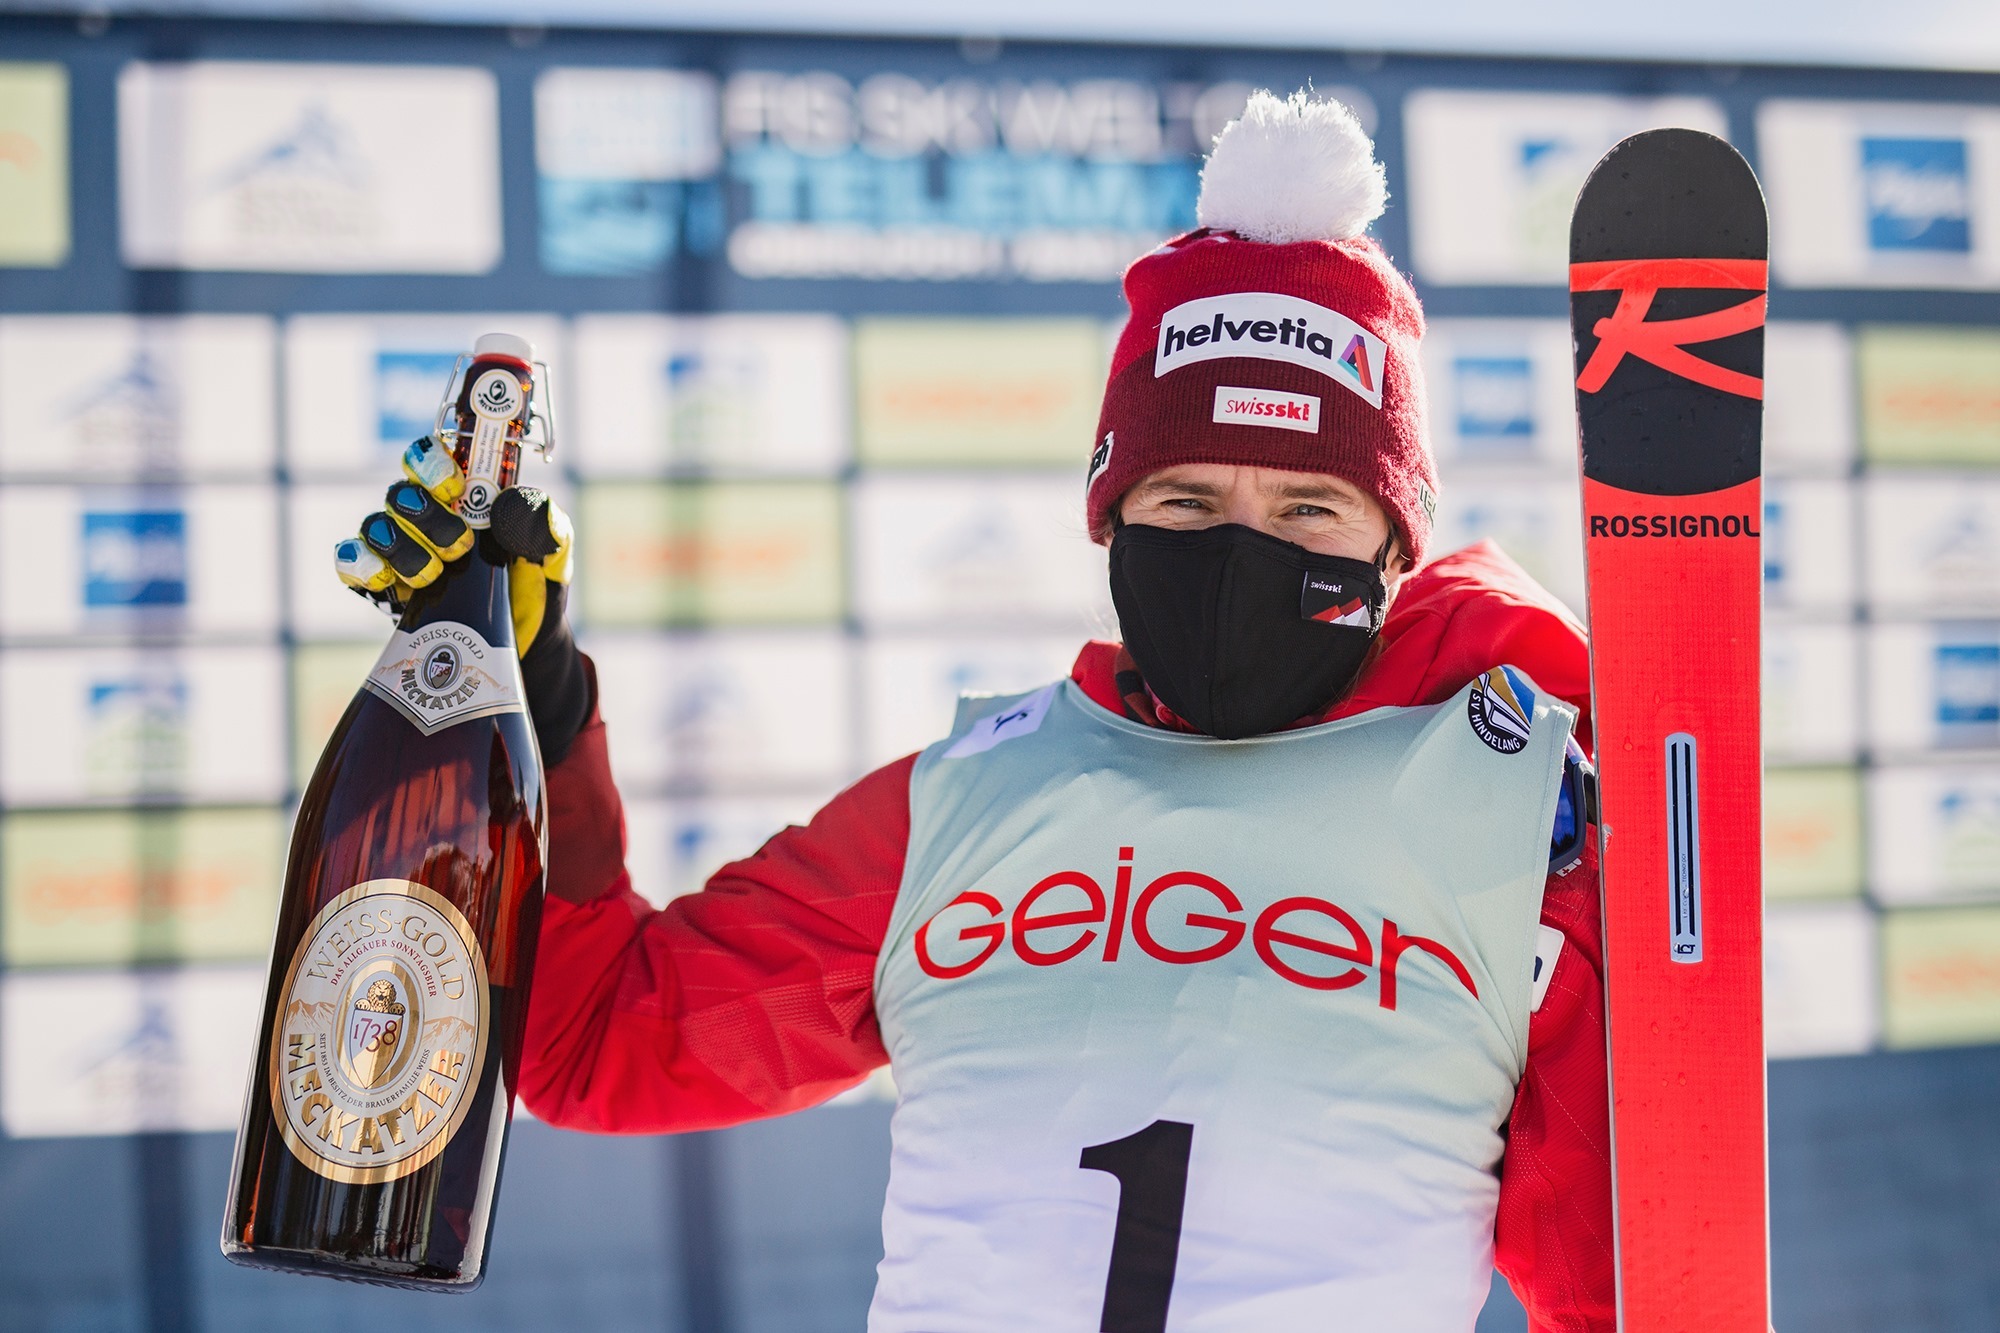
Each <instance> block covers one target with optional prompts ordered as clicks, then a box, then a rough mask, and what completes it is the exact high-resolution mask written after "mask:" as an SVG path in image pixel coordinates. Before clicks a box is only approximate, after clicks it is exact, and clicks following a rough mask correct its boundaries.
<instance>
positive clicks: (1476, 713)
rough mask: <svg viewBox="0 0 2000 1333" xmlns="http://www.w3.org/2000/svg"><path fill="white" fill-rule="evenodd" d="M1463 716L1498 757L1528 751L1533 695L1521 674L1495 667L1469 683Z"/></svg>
mask: <svg viewBox="0 0 2000 1333" xmlns="http://www.w3.org/2000/svg"><path fill="white" fill-rule="evenodd" d="M1465 715H1466V718H1467V720H1468V721H1470V722H1471V723H1472V730H1473V732H1474V734H1476V735H1477V736H1478V737H1479V739H1480V740H1482V741H1485V742H1486V744H1487V745H1488V746H1489V747H1490V748H1492V749H1495V750H1498V751H1499V752H1500V753H1501V754H1519V753H1520V752H1521V751H1522V750H1525V749H1526V748H1527V747H1528V734H1529V733H1530V732H1531V731H1532V730H1534V725H1535V692H1534V691H1533V690H1532V689H1530V688H1529V687H1528V682H1527V681H1526V680H1524V679H1522V678H1521V676H1520V674H1519V673H1517V672H1515V671H1514V670H1512V669H1511V668H1508V667H1494V668H1493V669H1492V670H1491V671H1489V672H1487V673H1486V674H1485V675H1483V676H1481V677H1480V678H1479V679H1478V680H1475V681H1473V682H1472V693H1471V694H1470V695H1469V696H1467V698H1466V701H1465Z"/></svg>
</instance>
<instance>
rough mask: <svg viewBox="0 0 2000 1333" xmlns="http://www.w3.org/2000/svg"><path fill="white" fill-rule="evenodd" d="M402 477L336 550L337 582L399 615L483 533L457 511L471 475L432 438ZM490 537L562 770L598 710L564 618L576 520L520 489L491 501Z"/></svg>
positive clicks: (411, 451)
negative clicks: (502, 556) (504, 565)
mask: <svg viewBox="0 0 2000 1333" xmlns="http://www.w3.org/2000/svg"><path fill="white" fill-rule="evenodd" d="M403 477H404V479H403V480H402V481H398V482H396V483H395V484H393V485H392V486H390V487H389V490H388V493H387V494H386V495H385V496H384V497H383V506H382V509H381V511H380V512H378V513H373V514H370V515H368V517H366V518H364V519H362V520H361V528H360V535H359V536H356V537H348V538H345V539H344V540H342V541H341V542H339V543H338V544H336V545H335V547H334V569H335V571H336V572H337V573H338V574H339V575H340V581H341V582H342V583H345V584H346V585H347V586H348V587H350V588H352V589H353V590H354V591H355V592H356V593H358V594H360V595H361V596H362V597H365V598H367V599H368V600H369V601H371V602H373V603H375V604H376V605H377V606H379V607H381V608H382V609H383V610H384V611H386V612H387V613H388V614H390V615H392V616H400V615H402V613H403V609H404V608H405V607H406V606H407V605H408V604H409V600H410V597H411V595H412V594H413V593H414V592H415V591H416V590H417V589H419V588H423V587H427V586H429V585H430V584H431V583H434V582H436V580H437V578H438V576H439V575H441V574H443V573H444V568H445V566H446V565H447V564H449V563H450V562H451V561H454V560H457V559H459V558H460V557H462V556H463V555H465V553H466V552H468V551H470V550H471V549H472V545H473V542H474V541H475V540H476V539H477V537H478V534H477V533H476V532H474V531H473V529H472V528H470V527H468V526H467V525H466V523H465V520H464V519H462V518H460V517H459V516H458V515H457V514H456V513H455V512H453V511H452V509H451V506H452V505H453V504H455V503H456V502H457V501H458V498H459V497H460V496H461V495H463V494H464V493H465V474H464V473H463V472H461V471H460V470H459V467H458V464H457V463H456V462H455V461H454V460H453V459H452V456H451V451H450V450H449V449H446V448H444V447H443V446H442V445H440V444H439V443H438V442H437V441H436V440H433V439H431V438H430V437H429V436H426V437H424V438H423V439H421V440H418V441H416V442H415V443H414V444H412V445H411V446H410V447H409V448H408V449H406V450H404V451H403ZM487 531H488V534H489V535H490V536H491V537H492V539H493V541H494V542H495V543H496V544H497V545H498V546H499V547H500V549H501V550H502V551H504V552H506V553H507V554H508V555H510V556H512V557H513V561H512V563H511V565H510V566H509V568H508V589H509V596H510V601H511V609H512V612H513V620H514V648H515V651H516V652H518V653H519V654H520V656H521V680H522V684H523V685H524V687H525V688H526V690H527V696H528V712H529V715H530V716H531V717H532V718H533V719H534V723H535V733H536V736H537V737H538V739H539V740H540V742H541V747H542V759H543V761H544V762H545V763H548V764H551V765H553V764H555V763H558V762H559V761H560V760H561V759H562V757H563V755H564V754H565V753H567V752H568V750H569V746H570V742H571V741H573V740H574V739H575V738H576V733H577V732H578V731H579V730H580V729H581V728H582V726H583V724H584V721H585V720H586V719H587V718H588V717H589V716H590V710H591V707H592V705H593V703H594V702H595V701H594V699H593V698H592V695H593V693H594V690H593V689H592V685H591V681H590V676H589V673H588V671H587V670H586V669H585V666H584V662H583V655H582V654H581V653H580V652H578V651H577V647H576V640H575V638H574V637H572V636H571V634H570V630H569V622H568V621H567V620H566V619H565V618H564V615H563V612H564V609H565V608H566V607H567V605H568V603H569V575H570V548H571V545H572V530H571V527H570V521H569V515H567V514H565V513H563V511H562V509H561V507H560V506H558V505H557V504H556V503H555V501H553V500H551V499H550V498H549V496H548V494H547V492H545V491H541V490H538V489H536V488H534V487H532V486H513V487H509V488H508V489H507V490H504V491H502V492H500V494H499V495H498V496H497V497H496V498H495V500H494V502H493V517H492V526H491V527H490V528H488V529H487Z"/></svg>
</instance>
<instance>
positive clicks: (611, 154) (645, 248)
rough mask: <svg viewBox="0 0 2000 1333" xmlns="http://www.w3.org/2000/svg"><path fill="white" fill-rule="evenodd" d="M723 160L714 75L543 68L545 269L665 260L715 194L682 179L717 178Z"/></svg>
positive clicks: (623, 267)
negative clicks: (717, 119) (713, 176)
mask: <svg viewBox="0 0 2000 1333" xmlns="http://www.w3.org/2000/svg"><path fill="white" fill-rule="evenodd" d="M721 159H722V142H721V139H720V137H719V134H718V126H717V123H716V84H715V79H714V76H712V75H709V74H706V73H702V72H700V71H696V70H682V69H604V68H595V67H592V68H557V69H549V70H544V71H543V72H542V73H541V75H540V76H539V77H537V78H536V80H535V174H536V179H537V196H538V202H539V204H540V220H541V257H542V267H543V268H545V269H547V270H548V271H549V272H551V273H563V274H591V275H604V276H614V277H616V276H626V275H631V274H639V273H650V272H656V271H658V270H659V269H661V268H663V267H665V266H666V264H667V262H668V261H669V260H670V259H672V257H673V255H674V253H675V252H676V251H677V250H678V249H679V248H680V245H681V241H682V235H683V233H684V232H685V231H686V230H687V229H688V225H689V223H690V222H692V223H693V224H694V225H695V226H696V227H700V226H701V225H702V222H703V218H702V217H701V213H702V211H703V210H704V208H705V210H706V212H707V213H709V214H711V215H712V214H713V213H714V211H715V209H716V207H717V205H718V203H719V199H720V196H719V194H718V193H717V192H716V191H715V190H714V188H713V187H712V186H711V187H710V188H709V189H708V190H705V191H698V192H697V191H692V190H691V189H690V187H688V186H687V185H685V184H684V182H687V181H692V180H697V179H699V178H702V177H707V176H711V175H713V174H714V172H715V170H716V168H717V167H718V166H719V165H720V164H721ZM691 211H692V212H694V213H695V216H694V217H692V218H691V217H690V216H689V214H690V212H691ZM707 226H708V229H710V230H713V229H714V227H715V221H714V219H713V218H712V217H711V218H709V219H708V220H707Z"/></svg>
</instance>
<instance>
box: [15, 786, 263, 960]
mask: <svg viewBox="0 0 2000 1333" xmlns="http://www.w3.org/2000/svg"><path fill="white" fill-rule="evenodd" d="M0 831H4V850H0V885H4V894H5V897H4V907H5V911H4V916H0V924H3V925H4V929H5V932H6V933H5V941H6V959H7V962H8V964H9V965H10V966H13V967H40V966H48V965H51V964H65V965H68V964H101V963H131V962H161V961H180V962H192V961H211V960H216V959H238V958H241V959H250V960H256V959H261V958H263V957H264V956H265V955H266V954H267V953H268V952H269V951H270V947H271V930H272V921H273V919H274V918H275V916H276V914H277V910H278V890H279V886H280V884H281V882H282V879H283V876H284V869H285V840H286V833H287V827H286V820H285V817H284V815H283V814H282V813H281V812H279V811H277V810H275V809H267V810H241V809H236V810H160V811H143V812H139V811H128V810H115V811H103V812H82V811H71V812H65V813H50V814H18V813H17V814H10V815H7V816H6V817H5V819H4V820H0Z"/></svg>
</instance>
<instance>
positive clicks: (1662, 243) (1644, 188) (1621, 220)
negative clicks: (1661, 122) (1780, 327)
mask: <svg viewBox="0 0 2000 1333" xmlns="http://www.w3.org/2000/svg"><path fill="white" fill-rule="evenodd" d="M1770 249H1771V242H1770V223H1769V221H1768V219H1767V217H1766V214H1765V209H1764V191H1763V189H1762V187H1760V186H1759V185H1758V183H1757V177H1756V174H1755V173H1754V172H1752V171H1751V170H1750V164H1749V163H1748V162H1746V161H1744V160H1743V155H1742V154H1741V153H1739V152H1737V151H1736V149H1735V148H1734V147H1732V146H1731V145H1730V144H1729V143H1728V141H1726V140H1723V139H1718V138H1717V137H1716V136H1715V135H1713V134H1708V133H1705V132H1703V131H1701V130H1690V129H1681V128H1671V129H1658V130H1646V131H1644V132H1642V133H1639V134H1635V135H1632V136H1631V137H1630V138H1628V139H1625V140H1623V141H1621V142H1620V143H1619V144H1618V145H1617V146H1616V147H1614V148H1613V149H1612V150H1611V151H1610V152H1608V153H1606V154H1605V155H1604V157H1603V158H1602V159H1601V160H1600V161H1599V162H1598V164H1597V166H1596V167H1595V168H1594V169H1593V170H1592V171H1591V173H1590V178H1589V179H1588V180H1586V181H1585V182H1584V185H1583V190H1582V191H1581V192H1580V193H1579V194H1578V195H1577V201H1576V212H1575V214H1574V215H1573V217H1572V219H1571V223H1570V234H1569V254H1570V262H1571V263H1572V264H1588V263H1593V262H1601V261H1605V260H1618V259H1750V260H1762V259H1765V258H1767V257H1768V256H1769V254H1770Z"/></svg>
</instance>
